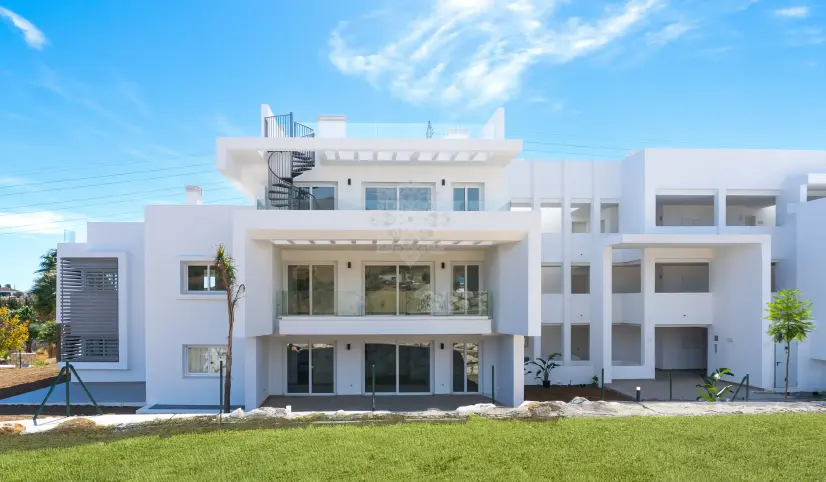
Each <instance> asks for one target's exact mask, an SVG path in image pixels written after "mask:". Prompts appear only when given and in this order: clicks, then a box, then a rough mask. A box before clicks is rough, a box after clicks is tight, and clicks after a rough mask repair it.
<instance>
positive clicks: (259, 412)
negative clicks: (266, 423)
mask: <svg viewBox="0 0 826 482" xmlns="http://www.w3.org/2000/svg"><path fill="white" fill-rule="evenodd" d="M239 410H240V409H239ZM243 416H244V418H285V417H289V416H290V412H288V411H287V409H286V408H277V407H261V408H256V409H255V410H250V411H249V412H247V413H246V414H244V415H243Z"/></svg>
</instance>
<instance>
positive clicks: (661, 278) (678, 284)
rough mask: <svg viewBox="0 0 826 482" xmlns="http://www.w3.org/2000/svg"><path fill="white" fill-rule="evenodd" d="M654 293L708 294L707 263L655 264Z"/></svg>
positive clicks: (708, 277)
mask: <svg viewBox="0 0 826 482" xmlns="http://www.w3.org/2000/svg"><path fill="white" fill-rule="evenodd" d="M654 273H655V275H656V279H655V280H654V292H655V293H710V290H709V284H710V283H709V280H710V276H709V264H708V263H656V264H655V265H654Z"/></svg>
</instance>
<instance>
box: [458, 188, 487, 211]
mask: <svg viewBox="0 0 826 482" xmlns="http://www.w3.org/2000/svg"><path fill="white" fill-rule="evenodd" d="M453 210H454V211H481V210H482V188H481V187H479V186H455V187H454V188H453Z"/></svg>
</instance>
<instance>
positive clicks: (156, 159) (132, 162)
mask: <svg viewBox="0 0 826 482" xmlns="http://www.w3.org/2000/svg"><path fill="white" fill-rule="evenodd" d="M212 154H213V153H212V152H204V153H200V154H192V155H186V156H175V157H145V158H143V159H140V160H137V161H128V162H118V163H117V164H112V163H111V162H103V163H100V164H84V165H82V166H77V165H75V166H70V167H63V168H57V169H54V168H49V167H44V168H39V169H29V170H26V171H14V174H15V175H18V174H37V173H41V172H63V171H74V170H77V169H82V168H85V167H101V166H128V165H130V164H144V163H146V162H147V161H149V162H152V161H168V160H173V159H192V158H196V157H203V156H209V155H212Z"/></svg>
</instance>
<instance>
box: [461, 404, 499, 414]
mask: <svg viewBox="0 0 826 482" xmlns="http://www.w3.org/2000/svg"><path fill="white" fill-rule="evenodd" d="M495 408H496V405H494V404H492V403H477V404H475V405H465V406H462V407H459V408H457V409H456V413H481V412H487V411H488V410H493V409H495Z"/></svg>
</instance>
